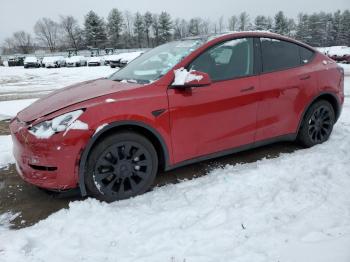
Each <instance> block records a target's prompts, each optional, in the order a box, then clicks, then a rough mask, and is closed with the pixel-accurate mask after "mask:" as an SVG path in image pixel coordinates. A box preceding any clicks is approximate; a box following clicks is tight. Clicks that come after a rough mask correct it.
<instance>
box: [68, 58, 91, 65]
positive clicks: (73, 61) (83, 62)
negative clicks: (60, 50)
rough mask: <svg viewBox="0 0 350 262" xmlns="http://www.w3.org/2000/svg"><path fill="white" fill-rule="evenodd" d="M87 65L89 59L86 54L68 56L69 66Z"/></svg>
mask: <svg viewBox="0 0 350 262" xmlns="http://www.w3.org/2000/svg"><path fill="white" fill-rule="evenodd" d="M86 65H87V59H86V57H85V56H72V57H68V58H66V66H67V67H79V66H86Z"/></svg>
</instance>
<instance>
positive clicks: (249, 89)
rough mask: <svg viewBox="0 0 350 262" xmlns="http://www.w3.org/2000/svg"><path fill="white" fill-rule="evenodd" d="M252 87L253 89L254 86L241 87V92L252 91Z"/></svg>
mask: <svg viewBox="0 0 350 262" xmlns="http://www.w3.org/2000/svg"><path fill="white" fill-rule="evenodd" d="M254 89H255V86H250V87H247V88H243V89H241V92H249V91H253V90H254Z"/></svg>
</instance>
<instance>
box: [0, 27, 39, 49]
mask: <svg viewBox="0 0 350 262" xmlns="http://www.w3.org/2000/svg"><path fill="white" fill-rule="evenodd" d="M3 49H4V50H5V51H6V53H21V54H29V53H30V52H32V51H33V49H34V44H33V40H32V36H31V35H30V34H29V33H27V32H25V31H18V32H15V33H13V35H12V37H10V38H6V39H5V40H4V45H3Z"/></svg>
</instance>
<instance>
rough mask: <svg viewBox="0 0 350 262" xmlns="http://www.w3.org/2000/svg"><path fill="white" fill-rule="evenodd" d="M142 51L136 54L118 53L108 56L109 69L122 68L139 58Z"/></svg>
mask: <svg viewBox="0 0 350 262" xmlns="http://www.w3.org/2000/svg"><path fill="white" fill-rule="evenodd" d="M143 53H144V52H143V51H137V52H129V53H120V54H117V55H113V56H110V63H109V65H110V67H111V68H116V67H124V66H125V65H127V64H128V63H130V62H131V61H132V60H134V59H136V58H137V57H139V56H140V55H141V54H143Z"/></svg>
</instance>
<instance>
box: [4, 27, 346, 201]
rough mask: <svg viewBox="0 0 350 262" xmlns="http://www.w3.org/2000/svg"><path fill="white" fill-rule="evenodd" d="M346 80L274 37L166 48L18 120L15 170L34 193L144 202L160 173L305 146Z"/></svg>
mask: <svg viewBox="0 0 350 262" xmlns="http://www.w3.org/2000/svg"><path fill="white" fill-rule="evenodd" d="M343 74H344V73H343V70H342V69H341V68H340V67H339V66H338V65H337V64H336V63H335V62H334V61H332V60H331V59H330V58H328V57H327V56H325V55H323V54H321V53H319V52H318V51H316V50H315V49H313V48H312V47H310V46H308V45H305V44H303V43H301V42H298V41H295V40H292V39H289V38H286V37H283V36H280V35H277V34H271V33H262V32H240V33H231V34H225V35H220V36H211V37H198V38H187V39H183V40H180V41H174V42H170V43H167V44H164V45H161V46H158V47H156V48H154V49H152V50H150V51H148V52H146V53H144V54H143V55H142V56H140V57H139V58H137V59H136V60H134V61H133V62H132V63H130V64H129V65H128V66H126V67H125V68H123V69H121V70H120V71H117V72H116V73H114V74H113V75H111V76H110V77H108V78H101V79H97V80H94V81H87V82H83V83H79V84H76V85H73V86H69V87H67V88H64V89H61V90H59V91H56V92H53V93H51V94H50V95H48V96H46V97H44V98H42V99H40V100H38V101H36V102H35V103H33V104H32V105H30V106H29V107H27V108H26V109H24V110H23V111H21V112H19V113H18V115H17V116H16V117H15V118H14V119H13V120H12V122H11V124H10V128H11V133H12V138H13V142H14V155H15V158H16V162H17V169H18V172H19V174H20V175H21V177H22V178H23V179H24V180H25V181H27V182H29V183H31V184H34V185H36V186H38V187H41V188H45V189H49V190H59V191H64V190H68V189H74V188H79V189H80V191H81V193H82V195H90V196H93V197H96V198H98V199H101V200H105V201H114V200H119V199H125V198H129V197H132V196H135V195H138V194H142V193H144V192H145V191H147V190H148V189H149V188H150V186H151V185H152V182H153V180H154V178H155V176H156V174H157V172H158V170H160V169H163V170H170V169H173V168H176V167H179V166H182V165H187V164H190V163H194V162H197V161H201V160H204V159H209V158H214V157H219V156H222V155H226V154H231V153H234V152H237V151H241V150H246V149H251V148H254V147H258V146H262V145H266V144H269V143H273V142H277V141H286V140H288V141H291V140H296V141H298V142H299V143H301V144H302V145H304V146H306V147H311V146H313V145H316V144H320V143H323V142H325V141H326V140H327V139H328V138H329V136H330V135H331V132H332V128H333V125H334V123H335V122H336V121H337V119H338V117H339V115H340V113H341V108H342V104H343V101H344V90H343V88H344V76H343Z"/></svg>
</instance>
